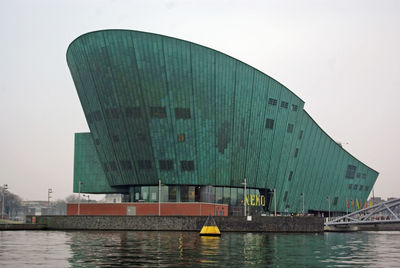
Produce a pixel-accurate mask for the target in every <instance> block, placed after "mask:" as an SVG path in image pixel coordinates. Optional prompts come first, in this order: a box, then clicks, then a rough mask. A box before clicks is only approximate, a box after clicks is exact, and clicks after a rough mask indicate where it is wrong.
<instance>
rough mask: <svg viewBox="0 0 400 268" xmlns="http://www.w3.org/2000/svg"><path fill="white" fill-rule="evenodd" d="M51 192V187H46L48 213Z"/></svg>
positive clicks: (48, 210) (48, 211)
mask: <svg viewBox="0 0 400 268" xmlns="http://www.w3.org/2000/svg"><path fill="white" fill-rule="evenodd" d="M52 192H53V189H51V188H49V189H47V214H48V215H50V198H51V193H52Z"/></svg>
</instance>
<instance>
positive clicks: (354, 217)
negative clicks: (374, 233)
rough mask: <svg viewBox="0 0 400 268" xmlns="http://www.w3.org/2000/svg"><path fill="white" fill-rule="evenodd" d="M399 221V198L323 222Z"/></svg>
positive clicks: (377, 222) (354, 223) (368, 222)
mask: <svg viewBox="0 0 400 268" xmlns="http://www.w3.org/2000/svg"><path fill="white" fill-rule="evenodd" d="M385 223H386V224H387V223H400V198H397V199H392V200H390V201H386V202H384V203H379V204H376V205H374V206H372V207H369V208H364V209H361V210H358V211H355V212H352V213H349V214H347V215H344V216H341V217H337V218H335V219H333V220H331V221H328V222H326V223H325V226H340V225H362V224H385Z"/></svg>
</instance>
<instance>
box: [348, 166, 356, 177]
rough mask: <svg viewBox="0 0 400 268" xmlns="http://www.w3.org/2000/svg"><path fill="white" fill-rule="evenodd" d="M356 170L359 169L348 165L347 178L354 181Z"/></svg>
mask: <svg viewBox="0 0 400 268" xmlns="http://www.w3.org/2000/svg"><path fill="white" fill-rule="evenodd" d="M356 169H357V167H356V166H353V165H348V166H347V171H346V178H348V179H354V176H355V175H356Z"/></svg>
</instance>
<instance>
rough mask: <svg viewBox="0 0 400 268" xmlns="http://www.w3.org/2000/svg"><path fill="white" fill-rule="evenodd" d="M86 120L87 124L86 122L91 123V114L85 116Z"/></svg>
mask: <svg viewBox="0 0 400 268" xmlns="http://www.w3.org/2000/svg"><path fill="white" fill-rule="evenodd" d="M86 120H87V122H88V123H89V124H91V123H93V116H92V114H91V113H88V114H87V115H86Z"/></svg>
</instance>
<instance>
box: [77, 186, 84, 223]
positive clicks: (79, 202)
mask: <svg viewBox="0 0 400 268" xmlns="http://www.w3.org/2000/svg"><path fill="white" fill-rule="evenodd" d="M82 184H83V183H82V182H81V181H79V186H78V188H79V194H78V216H79V215H80V213H81V186H82Z"/></svg>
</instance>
